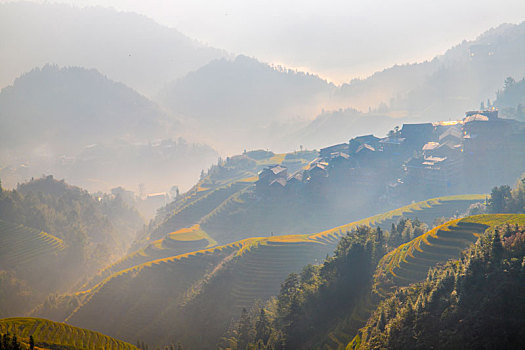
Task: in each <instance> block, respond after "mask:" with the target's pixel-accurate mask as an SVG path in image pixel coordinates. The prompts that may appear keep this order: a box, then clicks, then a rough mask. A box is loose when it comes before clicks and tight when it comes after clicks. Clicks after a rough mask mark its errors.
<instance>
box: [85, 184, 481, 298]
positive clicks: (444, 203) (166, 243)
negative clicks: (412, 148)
mask: <svg viewBox="0 0 525 350" xmlns="http://www.w3.org/2000/svg"><path fill="white" fill-rule="evenodd" d="M484 198H485V197H484V195H462V196H452V197H440V198H434V199H429V200H426V201H422V202H418V203H414V204H410V205H407V206H404V207H401V208H399V209H395V210H392V211H388V212H386V213H382V214H379V215H375V216H373V217H370V218H367V219H364V220H359V221H355V222H352V223H349V224H347V225H343V226H340V227H336V228H334V229H331V230H327V231H323V232H320V233H317V234H313V235H311V236H310V238H311V239H312V240H313V241H317V242H321V243H327V244H328V245H330V246H331V247H332V246H335V244H336V243H337V241H338V240H339V238H340V237H341V236H342V235H343V234H344V233H345V232H346V231H349V230H352V229H353V228H355V227H357V226H358V225H371V226H377V225H379V226H381V227H382V228H384V229H390V225H391V223H392V222H396V221H397V220H398V219H399V218H400V217H402V216H404V217H410V218H414V217H417V218H421V219H420V220H422V221H425V222H427V223H429V224H431V223H432V222H433V220H434V219H435V218H437V217H442V216H445V217H450V216H453V215H455V214H456V213H459V212H464V211H465V210H466V209H467V208H468V206H469V205H470V204H472V203H474V202H477V201H481V200H483V199H484ZM196 203H198V202H196ZM194 205H196V204H194ZM243 205H245V203H244V202H243V200H242V197H241V196H240V195H238V194H234V195H233V196H231V197H230V198H228V199H227V200H226V201H224V202H223V203H222V204H221V205H220V206H219V207H217V208H215V209H214V210H213V211H212V212H210V213H208V214H207V215H206V216H204V217H203V218H202V220H201V222H203V224H202V225H200V224H196V225H193V226H191V227H189V228H183V229H179V230H177V231H175V232H171V233H169V234H167V235H165V236H164V238H162V239H159V240H156V241H153V242H151V243H149V244H148V245H147V246H146V247H145V248H143V249H139V250H137V251H135V252H133V253H131V254H129V255H127V256H126V257H124V258H122V259H121V260H119V261H118V262H116V263H115V264H113V265H111V266H109V267H107V268H106V269H104V270H103V271H102V272H101V273H100V274H99V275H98V276H96V277H95V278H94V279H92V280H91V281H90V282H89V283H87V284H86V285H85V286H84V288H91V287H92V286H94V285H95V284H96V283H99V282H100V281H102V280H103V279H104V278H106V277H108V276H110V275H111V274H113V273H116V272H119V271H122V270H125V269H128V268H131V267H133V266H137V265H140V264H143V263H146V262H148V261H153V260H156V259H162V258H167V257H170V256H176V255H180V254H184V253H188V252H191V251H196V250H201V249H205V248H210V247H213V246H215V245H217V242H216V241H215V240H214V239H213V238H211V237H210V235H209V234H208V233H207V232H206V231H207V229H206V230H205V229H204V228H203V227H206V226H212V229H213V228H215V229H216V228H217V225H219V222H220V224H221V225H223V226H224V229H225V230H227V227H228V226H229V227H232V226H235V225H236V223H234V222H228V220H227V219H223V220H221V219H220V217H221V213H223V212H224V211H234V210H235V208H237V207H240V206H243ZM259 209H260V210H257V212H260V213H261V214H260V215H259V216H260V217H251V218H250V222H249V224H251V225H255V224H256V223H254V222H253V221H252V220H255V221H256V222H259V221H260V222H263V221H268V220H276V218H275V217H274V216H271V215H270V216H269V215H266V214H265V215H263V213H267V212H269V211H270V209H268V210H263V209H262V208H259ZM282 212H284V210H283V211H282ZM257 218H258V220H257ZM245 224H246V223H245ZM260 226H262V227H264V225H260ZM261 233H263V234H264V235H265V236H267V235H270V234H271V232H261ZM310 261H312V260H311V259H310Z"/></svg>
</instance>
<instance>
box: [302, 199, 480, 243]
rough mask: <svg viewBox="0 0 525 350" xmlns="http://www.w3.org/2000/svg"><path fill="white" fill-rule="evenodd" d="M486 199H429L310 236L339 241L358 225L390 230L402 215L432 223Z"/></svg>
mask: <svg viewBox="0 0 525 350" xmlns="http://www.w3.org/2000/svg"><path fill="white" fill-rule="evenodd" d="M483 200H485V195H482V194H481V195H478V194H474V195H458V196H447V197H438V198H432V199H428V200H426V201H422V202H417V203H413V204H409V205H406V206H404V207H401V208H398V209H395V210H391V211H387V212H385V213H382V214H378V215H374V216H372V217H369V218H366V219H363V220H359V221H355V222H351V223H349V224H346V225H343V226H339V227H335V228H333V229H330V230H327V231H323V232H319V233H317V234H314V235H311V236H310V238H312V239H316V240H319V241H323V242H327V243H335V242H337V241H338V240H339V239H340V238H341V236H342V235H344V233H345V232H347V231H350V230H352V229H353V228H355V227H357V226H358V225H368V226H372V227H375V226H379V227H381V228H382V229H385V230H390V226H391V224H392V223H396V222H397V221H398V220H399V219H400V218H401V217H405V218H410V219H414V218H418V219H419V220H420V221H422V222H424V223H426V224H428V225H432V224H433V222H434V220H435V219H436V218H440V217H445V218H448V217H451V216H454V215H457V214H461V213H463V212H465V211H466V209H467V208H468V207H469V206H470V205H471V204H473V203H476V202H480V201H483Z"/></svg>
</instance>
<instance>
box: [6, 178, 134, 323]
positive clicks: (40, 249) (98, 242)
mask: <svg viewBox="0 0 525 350" xmlns="http://www.w3.org/2000/svg"><path fill="white" fill-rule="evenodd" d="M142 225H143V221H142V219H141V218H140V216H139V214H138V213H137V211H136V210H135V209H134V208H130V207H129V206H128V205H127V204H125V203H124V202H123V200H122V199H121V198H119V197H113V196H109V195H102V196H100V197H95V196H92V195H90V194H89V193H87V192H86V191H84V190H81V189H80V188H78V187H73V186H70V185H67V184H66V183H64V182H63V181H57V180H54V179H53V177H52V176H47V177H43V178H40V179H36V180H33V181H31V182H28V183H24V184H21V185H19V186H18V188H17V189H16V190H12V191H9V190H0V241H1V243H2V244H1V246H0V252H1V254H0V262H1V264H0V266H1V270H0V278H1V281H2V283H1V284H0V291H1V292H0V299H1V300H0V315H1V316H4V317H5V316H11V315H20V314H22V313H24V312H27V311H29V310H30V309H31V308H33V307H34V306H36V304H37V303H39V302H42V301H43V300H44V298H45V297H46V296H47V295H48V293H57V292H65V291H67V290H70V289H71V288H73V287H74V286H75V284H77V283H80V282H82V280H83V279H85V278H87V277H88V276H90V275H91V274H93V273H94V272H96V271H97V270H98V269H99V268H101V267H103V266H105V265H106V264H108V263H109V262H111V261H112V260H114V259H116V258H117V257H119V256H120V255H121V254H123V253H124V252H125V251H126V250H127V248H128V247H129V245H130V243H131V242H132V240H133V239H134V238H135V235H136V233H137V231H138V230H139V229H140V228H141V227H142Z"/></svg>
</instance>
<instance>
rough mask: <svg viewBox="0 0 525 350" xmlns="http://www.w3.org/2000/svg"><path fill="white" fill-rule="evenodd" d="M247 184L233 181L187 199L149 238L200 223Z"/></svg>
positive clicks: (153, 238) (158, 236)
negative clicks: (192, 198)
mask: <svg viewBox="0 0 525 350" xmlns="http://www.w3.org/2000/svg"><path fill="white" fill-rule="evenodd" d="M249 185H250V184H249V183H247V182H234V183H232V184H228V185H225V186H221V187H218V188H215V189H210V190H207V191H206V193H205V194H202V195H199V196H198V197H197V198H195V199H194V200H191V201H189V200H187V201H186V202H185V203H184V204H183V205H181V206H179V207H178V208H177V209H176V210H175V211H174V212H173V213H172V214H171V215H170V216H169V217H168V218H167V219H166V221H165V222H164V223H163V224H161V225H160V226H159V227H158V228H157V229H156V230H155V231H153V232H152V234H151V237H150V239H151V240H157V239H160V238H162V237H164V235H166V234H168V233H170V232H174V231H177V230H180V229H182V228H185V227H190V226H193V225H195V224H198V223H200V221H201V219H202V218H203V217H205V216H206V215H208V214H210V212H212V211H213V210H214V209H216V208H217V207H219V206H220V205H221V203H223V202H224V201H226V200H228V198H230V197H231V196H232V195H234V194H236V193H237V192H239V191H241V190H242V189H244V188H245V187H247V186H249Z"/></svg>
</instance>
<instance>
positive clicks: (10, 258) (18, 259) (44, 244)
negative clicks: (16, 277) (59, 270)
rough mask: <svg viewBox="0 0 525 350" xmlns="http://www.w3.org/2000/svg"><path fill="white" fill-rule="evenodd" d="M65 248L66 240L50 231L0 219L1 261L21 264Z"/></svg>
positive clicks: (4, 263)
mask: <svg viewBox="0 0 525 350" xmlns="http://www.w3.org/2000/svg"><path fill="white" fill-rule="evenodd" d="M63 249H64V242H63V241H62V240H61V239H59V238H57V237H55V236H52V235H50V234H48V233H45V232H41V231H39V230H35V229H32V228H29V227H26V226H23V225H17V224H13V223H9V222H6V221H3V220H0V262H2V266H6V267H7V266H15V265H16V266H21V265H27V264H30V263H31V262H33V261H34V260H35V259H37V258H39V257H43V256H44V257H45V256H46V255H48V254H54V253H56V252H59V251H61V250H63Z"/></svg>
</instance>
